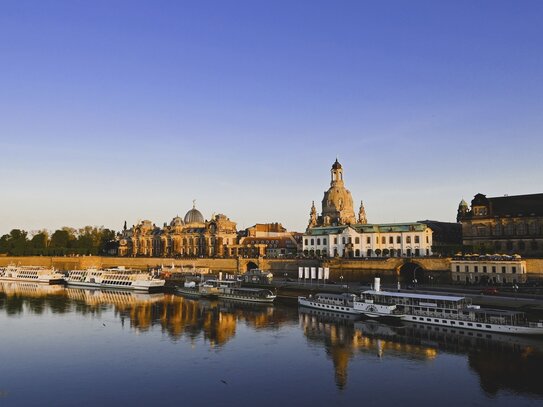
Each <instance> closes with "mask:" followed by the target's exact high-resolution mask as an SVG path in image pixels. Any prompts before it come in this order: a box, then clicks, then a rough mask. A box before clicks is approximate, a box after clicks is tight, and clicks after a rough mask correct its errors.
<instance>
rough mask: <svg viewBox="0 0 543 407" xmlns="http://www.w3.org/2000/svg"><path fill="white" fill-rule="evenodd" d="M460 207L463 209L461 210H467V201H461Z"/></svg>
mask: <svg viewBox="0 0 543 407" xmlns="http://www.w3.org/2000/svg"><path fill="white" fill-rule="evenodd" d="M458 206H459V207H461V208H467V207H468V203H467V202H466V201H464V198H462V200H461V201H460V204H459V205H458Z"/></svg>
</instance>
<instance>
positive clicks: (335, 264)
mask: <svg viewBox="0 0 543 407" xmlns="http://www.w3.org/2000/svg"><path fill="white" fill-rule="evenodd" d="M525 260H526V269H527V273H528V274H529V275H530V274H532V275H533V276H534V277H535V276H543V258H537V259H535V258H534V259H525ZM450 261H451V259H450V258H434V257H432V258H413V259H404V258H388V259H379V260H374V259H371V260H353V259H327V260H316V259H267V258H257V259H249V258H226V259H214V258H198V259H169V258H160V257H101V256H81V257H49V256H23V257H9V256H0V267H2V266H6V265H9V264H19V265H27V266H45V267H55V268H56V269H59V270H74V269H82V268H88V267H117V266H125V267H126V268H137V269H147V268H149V267H158V266H161V265H164V266H166V267H168V266H170V265H171V264H173V265H174V266H176V267H180V266H184V267H188V268H190V267H192V266H195V267H205V268H209V269H210V270H211V271H225V272H231V273H236V272H237V273H243V272H245V271H247V270H248V268H252V267H254V266H255V265H256V266H257V267H259V268H261V269H263V270H270V271H271V272H273V273H274V274H276V275H277V276H283V275H284V274H285V273H286V274H287V275H288V276H289V277H290V278H297V276H298V267H329V268H330V274H331V279H333V280H337V279H338V278H339V276H343V277H344V279H345V281H351V280H352V281H359V280H365V279H367V278H369V277H371V276H373V275H374V274H376V273H380V274H383V275H391V276H393V275H399V274H400V271H401V270H403V269H404V268H405V267H406V265H408V266H409V265H410V266H411V267H413V266H418V267H419V268H420V269H421V271H425V272H440V273H444V272H448V271H449V270H450Z"/></svg>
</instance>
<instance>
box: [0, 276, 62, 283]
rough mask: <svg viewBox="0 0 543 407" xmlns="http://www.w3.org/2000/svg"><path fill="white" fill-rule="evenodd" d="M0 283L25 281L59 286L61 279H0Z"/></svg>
mask: <svg viewBox="0 0 543 407" xmlns="http://www.w3.org/2000/svg"><path fill="white" fill-rule="evenodd" d="M0 281H26V282H33V283H42V284H61V283H62V282H63V280H62V278H57V277H40V278H22V277H0Z"/></svg>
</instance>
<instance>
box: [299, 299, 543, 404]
mask: <svg viewBox="0 0 543 407" xmlns="http://www.w3.org/2000/svg"><path fill="white" fill-rule="evenodd" d="M299 321H300V325H301V327H302V329H303V330H304V334H305V335H306V336H307V338H308V339H309V340H310V341H313V342H319V341H320V342H322V343H323V344H324V346H325V348H326V350H327V353H328V354H329V355H330V357H331V359H332V361H333V364H334V370H335V380H336V385H337V386H338V387H339V388H344V387H345V386H346V384H347V371H348V364H349V362H350V361H352V360H354V359H355V358H356V357H357V356H358V355H359V354H360V353H363V354H366V355H368V356H370V355H371V356H375V357H379V358H383V359H386V358H408V359H410V360H412V361H417V360H418V361H420V362H424V361H431V360H434V359H437V358H439V356H440V354H459V355H467V360H468V365H469V368H470V369H471V370H472V371H473V372H475V373H476V374H477V375H478V376H479V382H480V386H481V388H482V389H483V390H484V391H485V392H486V393H487V394H488V395H489V396H494V395H496V394H497V393H498V392H500V391H507V392H512V393H516V394H531V395H533V396H537V397H541V396H543V386H541V384H540V377H541V372H542V369H543V368H542V366H543V339H542V338H536V337H523V336H512V335H504V334H495V333H486V332H477V331H470V330H461V329H450V328H447V327H439V326H431V325H425V324H416V323H403V324H396V325H390V324H386V323H383V322H378V321H375V320H371V319H369V320H355V321H352V319H350V318H346V315H344V314H335V313H331V312H326V311H321V310H314V309H308V308H300V309H299Z"/></svg>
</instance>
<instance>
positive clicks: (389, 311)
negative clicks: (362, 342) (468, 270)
mask: <svg viewBox="0 0 543 407" xmlns="http://www.w3.org/2000/svg"><path fill="white" fill-rule="evenodd" d="M354 309H355V310H357V311H358V312H361V313H362V314H364V315H366V316H369V317H396V318H400V319H402V320H404V321H409V322H418V323H422V324H431V325H441V326H447V327H451V328H462V329H473V330H479V331H487V332H499V333H507V334H523V335H543V321H539V322H529V321H528V320H527V317H526V314H525V313H523V312H516V311H506V310H499V309H484V308H481V307H480V306H478V305H472V304H471V300H470V299H469V298H465V297H459V296H453V295H450V296H449V295H432V294H417V293H403V292H388V291H381V289H380V281H379V278H376V279H375V285H374V289H373V290H369V291H364V292H362V294H361V296H360V298H359V299H357V300H356V301H355V302H354Z"/></svg>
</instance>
